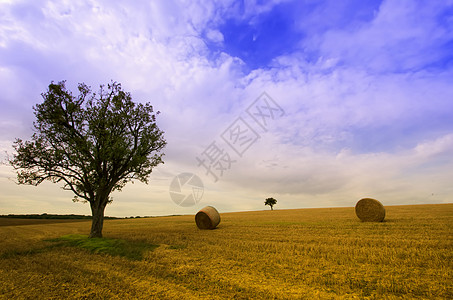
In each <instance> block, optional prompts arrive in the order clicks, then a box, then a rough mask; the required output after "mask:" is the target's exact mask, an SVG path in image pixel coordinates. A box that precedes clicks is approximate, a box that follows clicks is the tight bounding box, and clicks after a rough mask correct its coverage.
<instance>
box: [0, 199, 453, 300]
mask: <svg viewBox="0 0 453 300" xmlns="http://www.w3.org/2000/svg"><path fill="white" fill-rule="evenodd" d="M221 218H222V220H221V223H220V225H219V226H218V229H215V230H211V231H202V230H198V229H197V227H196V226H195V222H194V216H173V217H158V218H140V219H122V220H106V222H105V226H104V236H105V237H106V238H108V239H105V241H103V243H104V242H105V244H103V245H104V246H103V247H105V248H106V249H107V248H108V247H110V246H108V245H107V244H108V243H107V242H109V241H111V242H115V240H114V239H118V240H121V243H122V244H121V243H120V244H115V243H114V244H109V245H123V246H124V243H127V244H129V246H130V247H135V246H134V245H142V246H143V245H149V246H150V247H148V248H147V247H141V248H134V249H141V250H140V251H141V252H140V253H141V254H140V255H139V256H136V257H128V256H125V255H122V254H121V253H120V254H113V255H112V254H106V253H102V249H101V248H98V249H97V250H94V251H98V250H99V251H100V252H101V253H95V252H93V250H91V251H90V250H88V248H83V247H82V246H80V245H81V244H78V245H75V244H68V243H65V242H61V241H62V240H61V239H60V240H58V239H57V238H61V237H62V236H66V235H68V234H77V235H79V236H80V235H81V234H82V235H83V234H88V232H89V228H90V222H89V221H88V222H87V221H77V222H58V223H55V222H49V221H47V220H46V221H45V222H44V223H39V221H36V220H35V221H34V222H33V223H31V224H24V225H21V224H20V223H18V221H17V220H14V222H15V223H14V224H12V225H10V226H8V224H5V222H6V221H4V220H3V221H2V222H3V223H1V225H3V226H0V243H1V248H0V283H1V285H0V298H1V299H48V298H68V299H131V298H142V299H153V298H154V299H178V298H179V299H338V298H341V299H354V298H355V299H382V298H386V299H400V298H401V299H403V298H404V299H408V298H420V299H452V298H453V286H452V285H453V284H452V282H453V204H439V205H414V206H387V207H386V221H385V222H383V223H362V222H360V221H359V220H358V219H357V217H356V216H355V213H354V208H324V209H298V210H274V211H256V212H241V213H224V214H221ZM27 222H29V221H27ZM79 236H69V237H70V238H73V237H79ZM103 240H104V239H103ZM58 241H60V242H58ZM156 245H158V246H157V247H156ZM115 247H117V246H115ZM118 247H120V246H118ZM121 247H122V246H121Z"/></svg>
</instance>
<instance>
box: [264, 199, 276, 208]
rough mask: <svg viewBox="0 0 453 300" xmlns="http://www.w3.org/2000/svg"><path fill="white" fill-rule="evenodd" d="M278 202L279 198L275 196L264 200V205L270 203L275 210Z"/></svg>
mask: <svg viewBox="0 0 453 300" xmlns="http://www.w3.org/2000/svg"><path fill="white" fill-rule="evenodd" d="M275 204H277V200H276V199H274V198H267V199H266V200H265V201H264V205H269V206H270V207H271V210H274V205H275Z"/></svg>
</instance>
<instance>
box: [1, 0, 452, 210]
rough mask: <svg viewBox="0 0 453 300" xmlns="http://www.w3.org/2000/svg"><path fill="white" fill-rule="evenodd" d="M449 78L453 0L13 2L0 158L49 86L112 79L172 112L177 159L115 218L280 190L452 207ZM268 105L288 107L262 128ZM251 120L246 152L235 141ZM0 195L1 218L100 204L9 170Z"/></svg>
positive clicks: (328, 201) (246, 199) (251, 204)
mask: <svg viewBox="0 0 453 300" xmlns="http://www.w3.org/2000/svg"><path fill="white" fill-rule="evenodd" d="M452 79H453V1H408V0H407V1H406V0H405V1H309V0H307V1H295V0H294V1H289V0H287V1H285V0H278V1H277V0H275V1H204V0H198V1H169V0H166V1H157V0H156V1H134V2H133V3H132V2H131V3H129V2H128V3H123V2H122V1H112V0H109V1H106V0H105V1H104V0H100V1H96V0H90V1H88V0H83V1H77V2H75V1H43V0H37V1H33V2H30V1H13V0H0V88H1V90H2V93H1V95H0V105H1V110H0V150H1V151H2V157H1V158H2V159H3V160H4V159H5V155H4V154H3V153H4V151H7V152H9V153H12V151H13V150H12V147H11V145H12V142H13V140H14V139H15V138H17V137H20V138H23V139H27V138H29V137H30V136H31V134H32V122H33V111H32V106H33V105H35V104H36V103H39V102H40V101H41V97H40V94H41V93H42V92H44V91H45V90H46V88H47V86H48V85H49V83H50V82H51V81H60V80H67V86H68V87H69V88H71V89H73V90H74V91H75V87H76V86H77V83H79V82H85V83H86V84H88V85H90V86H91V87H92V88H93V90H97V89H98V86H99V85H100V84H106V83H108V82H110V80H115V81H118V82H120V83H121V84H122V86H123V88H124V89H125V90H127V91H130V92H131V93H132V96H133V99H134V100H135V101H137V102H151V103H152V104H153V106H154V107H155V109H156V110H159V111H161V112H162V113H161V114H160V115H159V117H158V125H159V126H160V127H161V128H162V129H163V130H164V131H165V136H166V139H167V142H168V146H167V148H166V150H165V153H166V156H165V157H164V160H165V164H164V165H160V166H159V167H158V168H156V169H155V171H154V172H153V174H152V175H151V177H150V183H149V185H144V184H141V183H135V184H129V185H128V186H126V188H125V189H124V190H123V191H122V192H121V193H114V194H113V198H114V202H113V203H112V205H110V206H109V207H108V208H107V210H106V214H108V215H115V216H130V215H167V214H186V213H189V214H190V213H195V212H196V211H197V210H198V209H200V208H201V207H203V206H205V205H214V206H215V207H217V208H218V209H219V210H220V211H240V210H259V209H265V207H264V199H265V198H268V197H274V198H276V199H277V200H278V204H277V206H276V208H277V209H278V208H280V209H283V208H303V207H331V206H351V207H352V206H354V205H355V203H356V202H357V201H358V200H359V199H360V198H363V197H374V198H376V199H378V200H380V201H381V202H382V203H383V204H384V205H397V204H421V203H446V202H448V203H451V202H453V185H452V179H451V178H453V155H452V153H453V85H452V84H451V82H452ZM264 92H265V93H266V94H264V95H267V96H265V97H269V98H266V99H267V100H263V98H259V97H260V96H262V95H263V93H264ZM269 99H271V100H269ZM260 101H261V102H260ZM263 101H267V102H263ZM266 103H267V104H266ZM257 106H258V107H261V109H262V110H263V111H262V113H264V112H270V110H269V109H271V108H272V107H274V108H275V107H278V108H280V109H281V110H275V112H279V113H278V114H277V113H276V114H275V116H273V117H272V118H267V119H266V120H267V124H266V126H265V127H263V126H260V124H258V122H257V121H256V120H255V119H254V118H253V113H251V114H249V113H248V112H252V111H253V110H254V109H256V107H257ZM256 112H257V111H256V110H255V113H256ZM255 117H256V115H255ZM247 125H248V127H247ZM244 126H246V127H244ZM240 128H242V129H240ZM244 128H245V129H247V128H248V131H247V133H245V134H244V135H243V136H241V140H237V141H236V142H237V144H236V145H239V143H242V146H241V147H242V148H241V149H239V150H240V151H234V150H233V149H232V147H231V145H228V141H226V137H227V136H229V135H228V134H230V133H233V130H236V129H239V131H240V130H242V132H245V131H244V130H245V129H244ZM231 136H233V135H231ZM248 141H249V142H248ZM230 142H231V141H230ZM247 143H249V144H247ZM214 146H216V147H217V148H218V149H219V150H222V155H221V156H219V157H221V158H223V160H220V161H217V162H216V163H217V165H216V166H220V164H223V167H225V166H228V168H226V169H225V170H223V171H222V172H223V173H220V170H217V171H216V172H218V174H217V180H215V178H214V176H213V174H211V173H209V172H208V171H207V169H205V168H204V167H203V166H202V165H200V163H199V160H197V157H198V158H202V157H204V158H207V156H206V153H208V152H209V151H207V150H209V149H211V150H212V149H214V148H213V147H214ZM244 149H245V150H244ZM236 150H238V149H236ZM243 150H244V151H243ZM238 153H240V154H241V155H238ZM227 158H228V159H227ZM214 166H215V164H213V165H212V167H213V170H216V167H214ZM181 173H191V174H196V175H197V176H199V178H200V179H201V181H202V182H203V185H204V194H203V197H202V198H201V201H200V202H198V203H196V204H195V205H193V206H179V205H177V204H175V203H174V202H173V201H172V199H171V197H170V194H169V188H170V185H171V183H172V180H173V179H174V178H175V176H177V175H178V174H181ZM0 190H1V193H0V214H9V213H43V212H47V213H81V214H89V213H90V211H89V206H88V205H83V204H80V203H72V202H71V198H72V195H71V193H70V192H67V191H63V190H61V189H60V187H59V186H58V185H55V184H52V183H45V184H42V185H41V186H39V187H30V186H17V185H15V183H14V173H13V172H12V170H11V168H10V167H8V166H0ZM187 191H189V192H190V189H187V186H186V189H185V190H184V192H187Z"/></svg>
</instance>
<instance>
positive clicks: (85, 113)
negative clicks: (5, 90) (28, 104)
mask: <svg viewBox="0 0 453 300" xmlns="http://www.w3.org/2000/svg"><path fill="white" fill-rule="evenodd" d="M78 90H79V95H78V96H77V97H74V96H73V95H72V93H71V92H70V91H68V90H67V89H66V87H65V81H62V82H59V83H58V84H55V83H53V82H52V83H51V84H50V85H49V87H48V90H47V92H45V93H43V94H42V97H43V99H44V102H43V103H41V104H37V105H36V106H35V107H33V110H34V114H35V117H36V121H35V122H34V134H33V135H32V137H31V141H22V140H21V139H16V141H15V142H14V149H15V150H16V152H17V153H16V154H14V155H13V157H12V158H10V159H9V163H10V164H11V165H12V166H13V167H14V169H15V170H16V172H17V180H18V184H30V185H39V184H40V183H41V182H43V181H44V180H50V181H52V182H54V183H57V182H62V183H63V187H62V188H63V189H64V190H70V191H72V192H73V193H74V194H75V196H74V198H73V201H82V202H88V203H90V207H91V213H92V225H91V231H90V237H102V228H103V224H104V210H105V207H106V205H107V204H108V203H110V202H111V201H112V198H111V197H110V194H111V193H112V192H113V191H115V190H121V189H122V188H123V187H124V186H125V184H126V183H127V182H129V181H132V180H139V181H141V182H144V183H148V176H149V175H150V174H151V172H152V169H153V168H154V167H156V166H157V165H159V164H161V163H163V160H162V156H163V155H164V154H163V153H162V152H161V151H162V149H163V148H164V147H165V145H166V141H165V139H164V137H163V131H161V130H160V129H159V128H158V127H157V125H156V115H155V114H153V107H152V106H151V105H150V104H149V103H146V104H135V103H134V102H132V98H131V95H130V93H127V92H124V91H123V90H122V89H121V85H120V84H119V83H116V82H112V83H111V84H108V85H107V88H105V86H101V87H100V91H99V94H94V93H91V89H90V88H89V87H88V86H87V85H85V84H83V83H82V84H79V86H78ZM156 114H159V112H157V113H156Z"/></svg>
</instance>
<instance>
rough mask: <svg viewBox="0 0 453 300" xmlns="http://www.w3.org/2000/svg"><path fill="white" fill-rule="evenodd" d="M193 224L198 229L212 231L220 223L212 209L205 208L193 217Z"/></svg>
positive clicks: (214, 210)
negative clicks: (195, 224)
mask: <svg viewBox="0 0 453 300" xmlns="http://www.w3.org/2000/svg"><path fill="white" fill-rule="evenodd" d="M195 223H197V227H198V228H200V229H214V228H216V227H217V225H219V223H220V214H219V212H218V211H217V209H215V208H214V207H212V206H206V207H204V208H202V209H201V210H200V211H199V212H198V213H197V214H196V215H195Z"/></svg>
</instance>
